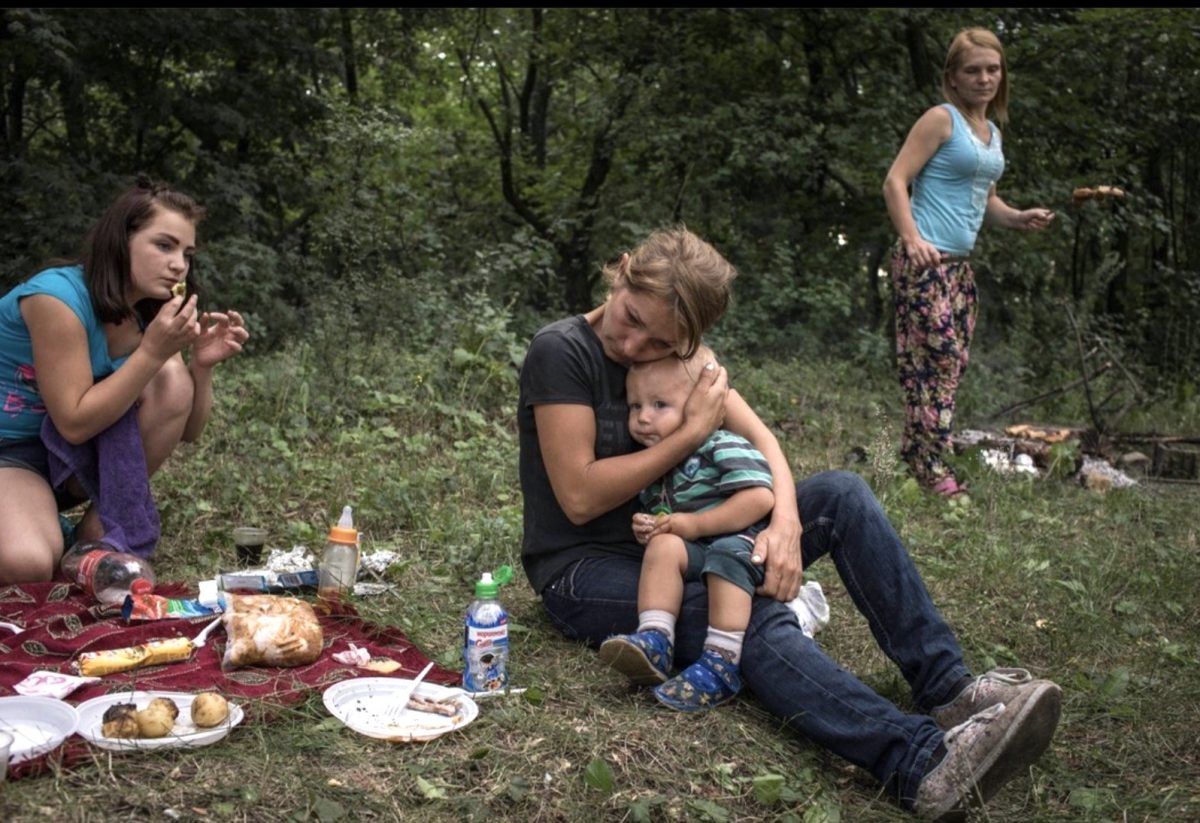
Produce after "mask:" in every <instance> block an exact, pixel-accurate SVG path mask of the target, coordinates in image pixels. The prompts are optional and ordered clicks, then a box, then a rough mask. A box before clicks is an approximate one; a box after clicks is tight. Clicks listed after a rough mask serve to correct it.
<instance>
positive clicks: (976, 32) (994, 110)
mask: <svg viewBox="0 0 1200 823" xmlns="http://www.w3.org/2000/svg"><path fill="white" fill-rule="evenodd" d="M971 48H981V49H991V50H992V51H994V52H996V53H997V54H999V55H1000V87H999V88H997V89H996V96H995V97H993V98H992V101H991V102H990V103H988V109H987V116H988V117H990V118H991V119H993V120H995V121H996V122H997V123H999V124H1000V125H1001V126H1004V125H1007V123H1008V59H1007V58H1006V57H1005V56H1004V46H1003V45H1001V43H1000V38H999V37H997V36H996V35H994V34H992V33H991V32H990V31H988V30H987V29H981V28H973V29H963V30H962V31H960V32H959V33H958V34H956V35H954V39H953V40H951V41H950V49H949V51H947V52H946V65H945V66H944V67H943V68H942V96H943V97H945V98H946V100H947V101H949V102H951V103H953V104H954V105H956V106H958V107H959V108H960V109H961V108H963V107H964V105H965V104H964V102H963V99H962V96H961V95H959V93H958V92H957V91H956V90H955V89H954V87H953V86H952V85H950V77H951V75H953V74H954V72H956V71H958V69H959V68H960V67H961V66H962V63H963V57H964V55H965V54H966V53H967V49H971Z"/></svg>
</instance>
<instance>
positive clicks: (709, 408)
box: [683, 362, 729, 445]
mask: <svg viewBox="0 0 1200 823" xmlns="http://www.w3.org/2000/svg"><path fill="white" fill-rule="evenodd" d="M728 394H729V374H728V373H727V372H726V371H725V367H724V366H720V365H718V364H717V363H715V362H712V363H708V364H707V365H706V366H705V367H704V369H703V370H702V371H701V374H700V379H699V380H697V381H696V385H695V386H693V387H692V393H691V394H689V395H688V399H687V403H685V404H684V407H683V421H684V425H685V426H687V425H691V426H694V427H696V428H695V431H696V432H697V433H698V434H699V433H703V435H704V436H703V437H702V438H701V439H700V441H699V442H700V443H703V442H704V441H705V440H707V439H708V436H709V435H710V434H712V433H713V432H715V431H716V430H717V429H719V428H721V426H722V425H724V423H725V398H726V396H727V395H728ZM697 445H699V443H698V444H697Z"/></svg>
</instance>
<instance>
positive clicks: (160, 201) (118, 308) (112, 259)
mask: <svg viewBox="0 0 1200 823" xmlns="http://www.w3.org/2000/svg"><path fill="white" fill-rule="evenodd" d="M159 209H168V210H170V211H174V212H177V213H179V214H181V215H183V216H184V217H186V218H187V219H188V220H190V221H191V222H192V223H193V224H197V223H199V222H200V221H201V220H202V219H203V218H204V207H203V206H201V205H199V204H198V203H196V201H195V200H193V199H192V198H191V197H189V196H188V195H186V194H184V193H183V192H179V191H176V190H174V189H172V188H170V187H169V186H167V185H166V184H165V183H158V182H155V181H153V180H151V179H150V178H149V177H146V176H144V175H139V176H138V178H137V182H136V183H135V184H134V186H133V188H131V189H129V190H128V191H126V192H125V193H124V194H122V195H121V196H120V197H118V198H117V199H116V200H115V201H113V204H112V205H111V206H109V207H108V209H107V210H105V212H104V214H102V215H100V219H99V220H97V221H96V223H95V225H93V226H92V229H91V231H89V232H88V234H87V238H86V239H85V240H84V241H83V251H82V253H81V254H80V255H79V258H78V259H77V260H74V261H71V262H73V263H76V264H78V265H82V266H83V279H84V282H86V283H87V287H88V292H89V293H90V294H91V295H92V303H93V304H94V305H95V307H96V315H97V316H98V317H99V318H100V319H101V320H102V321H104V322H106V323H119V322H120V321H122V320H124V319H126V318H128V317H131V316H133V315H135V314H136V315H137V316H138V317H139V318H140V319H141V321H142V323H143V324H147V323H149V322H150V320H151V319H153V317H154V315H155V314H157V313H158V309H159V307H160V306H162V304H163V303H164V302H165V301H163V300H143V301H141V302H140V303H139V304H138V305H137V306H136V307H131V306H130V305H129V302H128V297H127V295H128V292H129V287H130V280H129V278H130V273H129V238H130V237H132V236H133V235H134V234H136V233H137V232H138V230H139V229H141V228H142V227H143V226H145V225H146V224H147V223H149V222H150V221H151V220H152V219H153V218H154V215H155V214H156V213H157V211H158V210H159ZM194 278H195V263H194V261H193V264H192V265H191V266H190V267H189V269H188V274H187V282H188V292H189V293H191V292H194V291H195V290H196V287H195V279H194Z"/></svg>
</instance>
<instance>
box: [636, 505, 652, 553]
mask: <svg viewBox="0 0 1200 823" xmlns="http://www.w3.org/2000/svg"><path fill="white" fill-rule="evenodd" d="M657 524H658V521H657V520H656V519H655V516H654V515H652V514H646V513H645V512H637V513H636V514H634V516H633V536H634V538H635V539H636V540H637V542H638V543H640V544H642V545H643V546H644V545H646V544H647V543H649V542H650V538H651V537H653V536H654V530H655V527H656V526H657Z"/></svg>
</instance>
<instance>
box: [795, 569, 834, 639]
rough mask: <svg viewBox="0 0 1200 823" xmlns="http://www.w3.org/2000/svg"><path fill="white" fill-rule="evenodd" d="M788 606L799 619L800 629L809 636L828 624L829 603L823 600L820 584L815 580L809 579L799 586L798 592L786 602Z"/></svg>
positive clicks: (823, 595) (823, 593)
mask: <svg viewBox="0 0 1200 823" xmlns="http://www.w3.org/2000/svg"><path fill="white" fill-rule="evenodd" d="M788 608H789V609H791V610H792V611H794V612H795V613H796V617H798V618H799V619H800V631H802V632H804V633H805V634H807V635H808V636H809V637H812V636H813V635H814V634H816V633H817V632H819V631H820V630H821V629H823V628H825V626H826V625H828V624H829V603H828V602H827V601H826V600H825V592H824V591H822V590H821V584H820V583H818V582H817V581H815V580H809V581H808V582H807V583H805V584H804V585H803V586H801V587H800V594H798V595H796V599H795V600H793V601H792V602H790V603H788Z"/></svg>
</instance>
